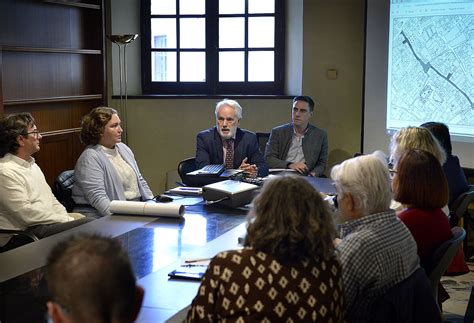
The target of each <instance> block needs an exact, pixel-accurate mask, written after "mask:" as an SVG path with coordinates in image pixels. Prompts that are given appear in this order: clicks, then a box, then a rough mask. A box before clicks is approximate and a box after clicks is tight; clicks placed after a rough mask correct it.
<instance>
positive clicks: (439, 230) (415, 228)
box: [398, 208, 452, 267]
mask: <svg viewBox="0 0 474 323" xmlns="http://www.w3.org/2000/svg"><path fill="white" fill-rule="evenodd" d="M398 217H399V218H400V220H402V221H403V223H404V224H405V225H406V226H407V228H408V230H410V232H411V234H412V235H413V238H414V239H415V241H416V244H417V247H418V256H419V257H420V264H421V266H422V267H425V265H426V264H427V262H428V261H429V259H430V258H431V256H432V255H433V253H434V251H435V250H436V248H438V247H439V246H440V245H441V244H442V243H443V242H445V241H446V240H448V239H450V238H451V237H452V232H451V227H450V226H449V220H448V217H447V216H446V214H445V213H444V212H443V210H441V209H415V208H413V209H412V208H409V209H406V210H405V211H403V212H401V213H400V214H399V215H398Z"/></svg>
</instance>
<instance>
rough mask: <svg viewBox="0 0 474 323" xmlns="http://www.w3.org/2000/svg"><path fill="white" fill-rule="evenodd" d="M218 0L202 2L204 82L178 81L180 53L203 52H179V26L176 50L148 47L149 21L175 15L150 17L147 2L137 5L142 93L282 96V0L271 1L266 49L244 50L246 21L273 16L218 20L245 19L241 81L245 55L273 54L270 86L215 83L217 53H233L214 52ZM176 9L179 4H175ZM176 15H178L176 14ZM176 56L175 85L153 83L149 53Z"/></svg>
mask: <svg viewBox="0 0 474 323" xmlns="http://www.w3.org/2000/svg"><path fill="white" fill-rule="evenodd" d="M218 2H219V1H218V0H206V14H205V18H206V31H205V32H206V48H205V49H204V52H205V55H206V69H205V70H206V81H205V82H180V81H179V68H180V66H179V65H180V62H179V53H180V52H193V51H194V52H202V51H203V49H202V48H200V49H187V48H186V49H181V48H179V28H180V27H179V23H177V27H176V28H177V30H176V31H177V48H172V49H168V48H160V49H156V50H154V49H152V47H151V19H152V18H156V17H159V18H161V17H163V18H166V17H168V18H176V19H179V17H180V16H179V15H178V14H176V15H152V14H151V12H150V6H151V0H142V1H141V8H140V11H141V35H142V37H141V66H142V73H141V75H142V77H141V81H142V92H143V93H144V94H164V95H168V94H175V95H180V94H182V95H186V94H205V95H225V94H234V95H282V94H283V90H284V71H285V57H284V51H285V21H284V12H283V11H284V0H275V14H274V17H275V43H274V47H273V48H271V49H269V48H266V47H264V48H248V18H249V17H253V16H258V17H262V16H273V14H271V15H269V14H248V13H245V14H243V15H241V14H226V15H221V17H242V16H244V17H245V47H243V48H239V49H238V50H243V51H244V55H245V65H244V66H245V67H244V68H245V71H244V77H245V79H246V80H247V79H248V68H247V65H248V53H249V52H252V51H262V50H263V51H273V52H274V55H275V58H274V71H275V79H274V81H273V82H249V81H244V82H219V81H218V77H219V70H218V67H219V50H220V51H235V50H236V48H232V49H219V48H218V18H219V15H218ZM176 3H177V7H178V6H179V0H176ZM245 6H246V12H247V11H248V10H247V8H248V0H245ZM177 12H178V11H177ZM185 17H190V18H192V17H202V16H201V15H185ZM155 51H159V52H167V51H168V52H176V53H177V56H178V57H177V73H178V75H177V81H176V82H153V81H152V70H151V67H152V66H151V65H152V64H151V55H152V53H153V52H155Z"/></svg>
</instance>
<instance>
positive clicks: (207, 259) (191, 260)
mask: <svg viewBox="0 0 474 323" xmlns="http://www.w3.org/2000/svg"><path fill="white" fill-rule="evenodd" d="M209 260H211V258H202V259H190V260H185V261H184V263H185V264H192V263H195V262H200V261H209Z"/></svg>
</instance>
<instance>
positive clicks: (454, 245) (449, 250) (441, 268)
mask: <svg viewBox="0 0 474 323" xmlns="http://www.w3.org/2000/svg"><path fill="white" fill-rule="evenodd" d="M451 231H452V232H453V236H452V238H451V239H449V240H447V241H445V242H443V243H442V244H441V245H440V246H439V247H438V248H437V249H436V250H435V252H434V254H433V256H432V257H431V260H430V263H429V264H428V266H427V268H426V272H427V274H428V278H429V280H430V283H431V289H432V291H433V296H434V297H435V298H436V299H438V284H439V280H440V279H441V276H443V274H444V273H445V272H446V269H447V268H448V266H449V264H450V263H451V261H452V260H453V258H454V255H455V254H456V252H457V251H458V249H459V247H460V246H461V243H462V241H463V240H464V238H465V237H466V231H465V230H464V229H463V228H461V227H454V228H452V229H451Z"/></svg>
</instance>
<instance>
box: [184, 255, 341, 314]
mask: <svg viewBox="0 0 474 323" xmlns="http://www.w3.org/2000/svg"><path fill="white" fill-rule="evenodd" d="M344 309H345V307H344V297H343V287H342V276H341V266H340V264H339V262H338V260H337V259H336V257H334V258H332V259H330V260H329V261H320V262H316V261H314V260H312V261H303V262H300V263H296V264H293V265H291V266H285V265H283V264H282V263H280V262H279V261H278V260H276V259H275V257H273V256H271V255H269V254H266V253H264V252H258V251H256V250H254V249H253V248H244V249H242V250H233V251H226V252H221V253H219V254H218V255H217V256H216V257H214V259H213V260H212V261H211V263H210V265H209V268H208V270H207V272H206V274H205V275H204V278H203V280H202V283H201V286H200V288H199V291H198V294H197V295H196V297H195V298H194V300H193V302H192V305H191V309H190V310H189V312H188V317H187V320H186V321H187V322H210V321H222V322H244V321H245V322H298V321H299V322H301V321H305V322H344V312H345V311H344Z"/></svg>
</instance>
